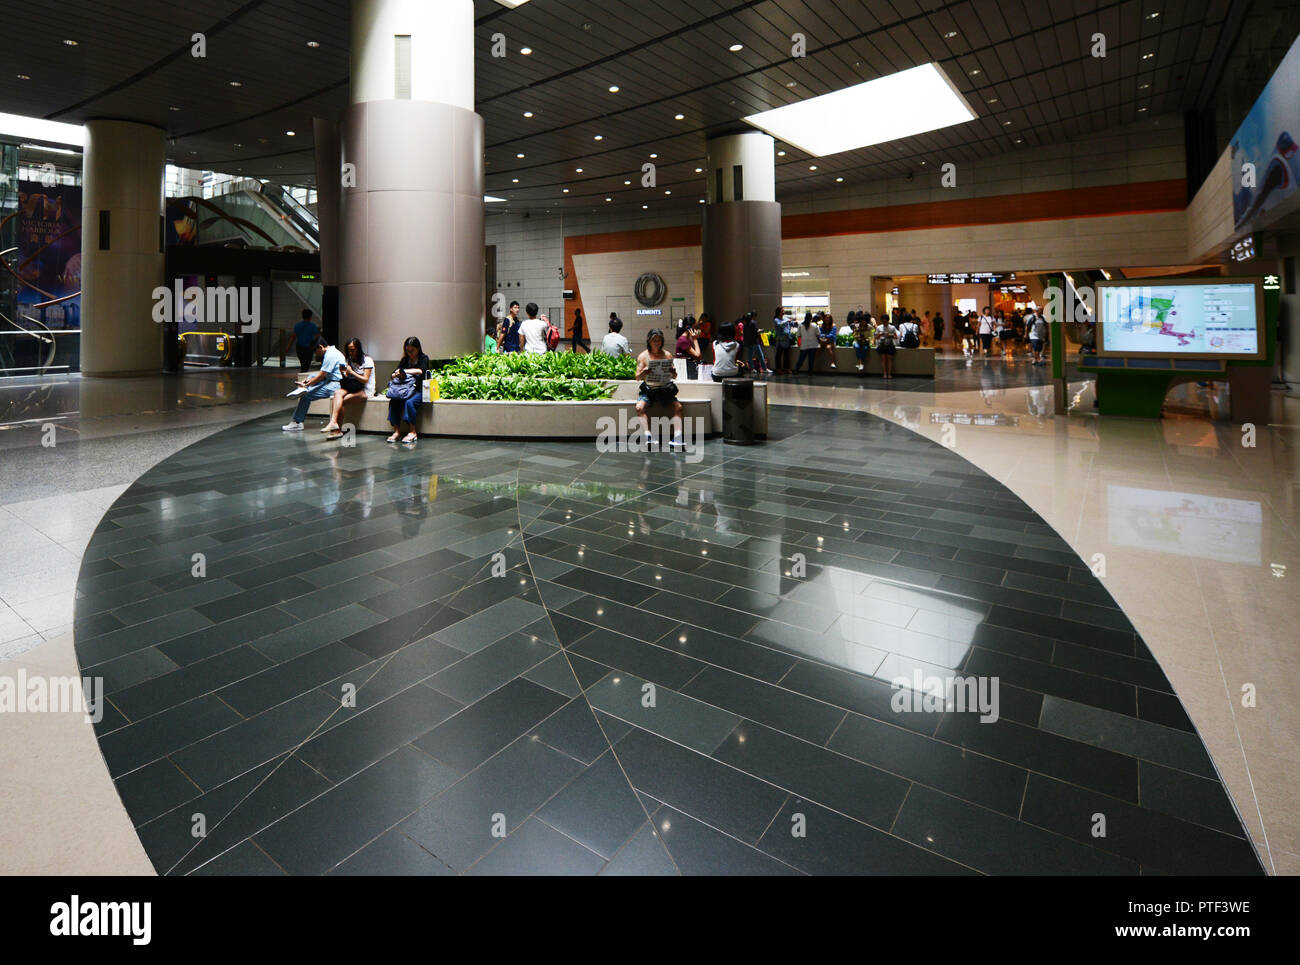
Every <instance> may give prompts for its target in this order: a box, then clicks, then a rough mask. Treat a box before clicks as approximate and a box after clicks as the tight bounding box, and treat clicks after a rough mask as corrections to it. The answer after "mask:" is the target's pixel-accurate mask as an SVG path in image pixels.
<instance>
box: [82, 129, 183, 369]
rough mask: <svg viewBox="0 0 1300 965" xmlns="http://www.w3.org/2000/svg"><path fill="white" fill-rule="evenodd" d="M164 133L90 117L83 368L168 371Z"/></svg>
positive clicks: (84, 224) (85, 202) (84, 173)
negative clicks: (163, 314)
mask: <svg viewBox="0 0 1300 965" xmlns="http://www.w3.org/2000/svg"><path fill="white" fill-rule="evenodd" d="M166 158H167V154H166V146H165V144H164V143H163V132H162V131H161V130H159V129H158V128H156V127H151V126H150V125H148V124H136V123H133V122H130V121H88V122H87V123H86V151H85V160H84V164H83V169H82V177H81V183H82V187H81V197H82V202H81V204H82V208H81V372H82V375H87V376H98V375H104V376H111V375H117V376H122V375H145V374H148V375H152V374H154V373H156V372H158V371H159V370H160V369H161V368H162V340H163V334H162V326H161V325H159V324H158V323H157V322H156V321H154V317H153V310H154V299H153V293H154V290H155V289H156V288H158V287H160V286H162V285H163V284H164V281H165V278H164V266H163V260H164V259H163V238H162V218H163V165H164V163H165V162H166Z"/></svg>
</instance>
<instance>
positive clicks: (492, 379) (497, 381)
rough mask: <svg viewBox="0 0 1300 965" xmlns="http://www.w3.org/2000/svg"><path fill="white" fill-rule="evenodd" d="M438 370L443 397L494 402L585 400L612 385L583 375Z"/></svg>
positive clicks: (604, 394) (603, 394) (607, 392)
mask: <svg viewBox="0 0 1300 965" xmlns="http://www.w3.org/2000/svg"><path fill="white" fill-rule="evenodd" d="M446 371H447V370H446V368H443V369H442V371H441V372H439V374H438V390H439V395H440V396H441V397H442V398H444V399H474V400H487V401H497V402H569V401H579V402H588V401H595V400H598V399H608V398H610V397H611V396H613V394H614V386H613V385H607V384H605V383H603V382H595V381H588V380H584V379H557V378H538V377H536V376H532V375H451V376H447V375H444V374H443V373H445V372H446Z"/></svg>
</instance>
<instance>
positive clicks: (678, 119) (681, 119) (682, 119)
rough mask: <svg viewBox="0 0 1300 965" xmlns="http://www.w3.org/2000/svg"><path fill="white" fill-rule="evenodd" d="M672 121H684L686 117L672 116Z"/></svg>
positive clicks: (680, 115)
mask: <svg viewBox="0 0 1300 965" xmlns="http://www.w3.org/2000/svg"><path fill="white" fill-rule="evenodd" d="M673 120H675V121H684V120H686V115H685V114H674V115H673Z"/></svg>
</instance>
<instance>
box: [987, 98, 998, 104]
mask: <svg viewBox="0 0 1300 965" xmlns="http://www.w3.org/2000/svg"><path fill="white" fill-rule="evenodd" d="M997 102H998V99H997V98H996V97H990V98H989V103H990V104H996V103H997Z"/></svg>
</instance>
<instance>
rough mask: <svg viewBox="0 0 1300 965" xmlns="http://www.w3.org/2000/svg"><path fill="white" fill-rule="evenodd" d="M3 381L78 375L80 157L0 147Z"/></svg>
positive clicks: (56, 151)
mask: <svg viewBox="0 0 1300 965" xmlns="http://www.w3.org/2000/svg"><path fill="white" fill-rule="evenodd" d="M0 262H3V264H0V377H6V376H31V375H53V374H61V373H67V372H76V371H78V370H79V369H80V349H81V153H80V152H79V151H71V150H67V149H63V148H54V147H47V146H43V145H38V144H27V143H16V142H13V141H8V142H0Z"/></svg>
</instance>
